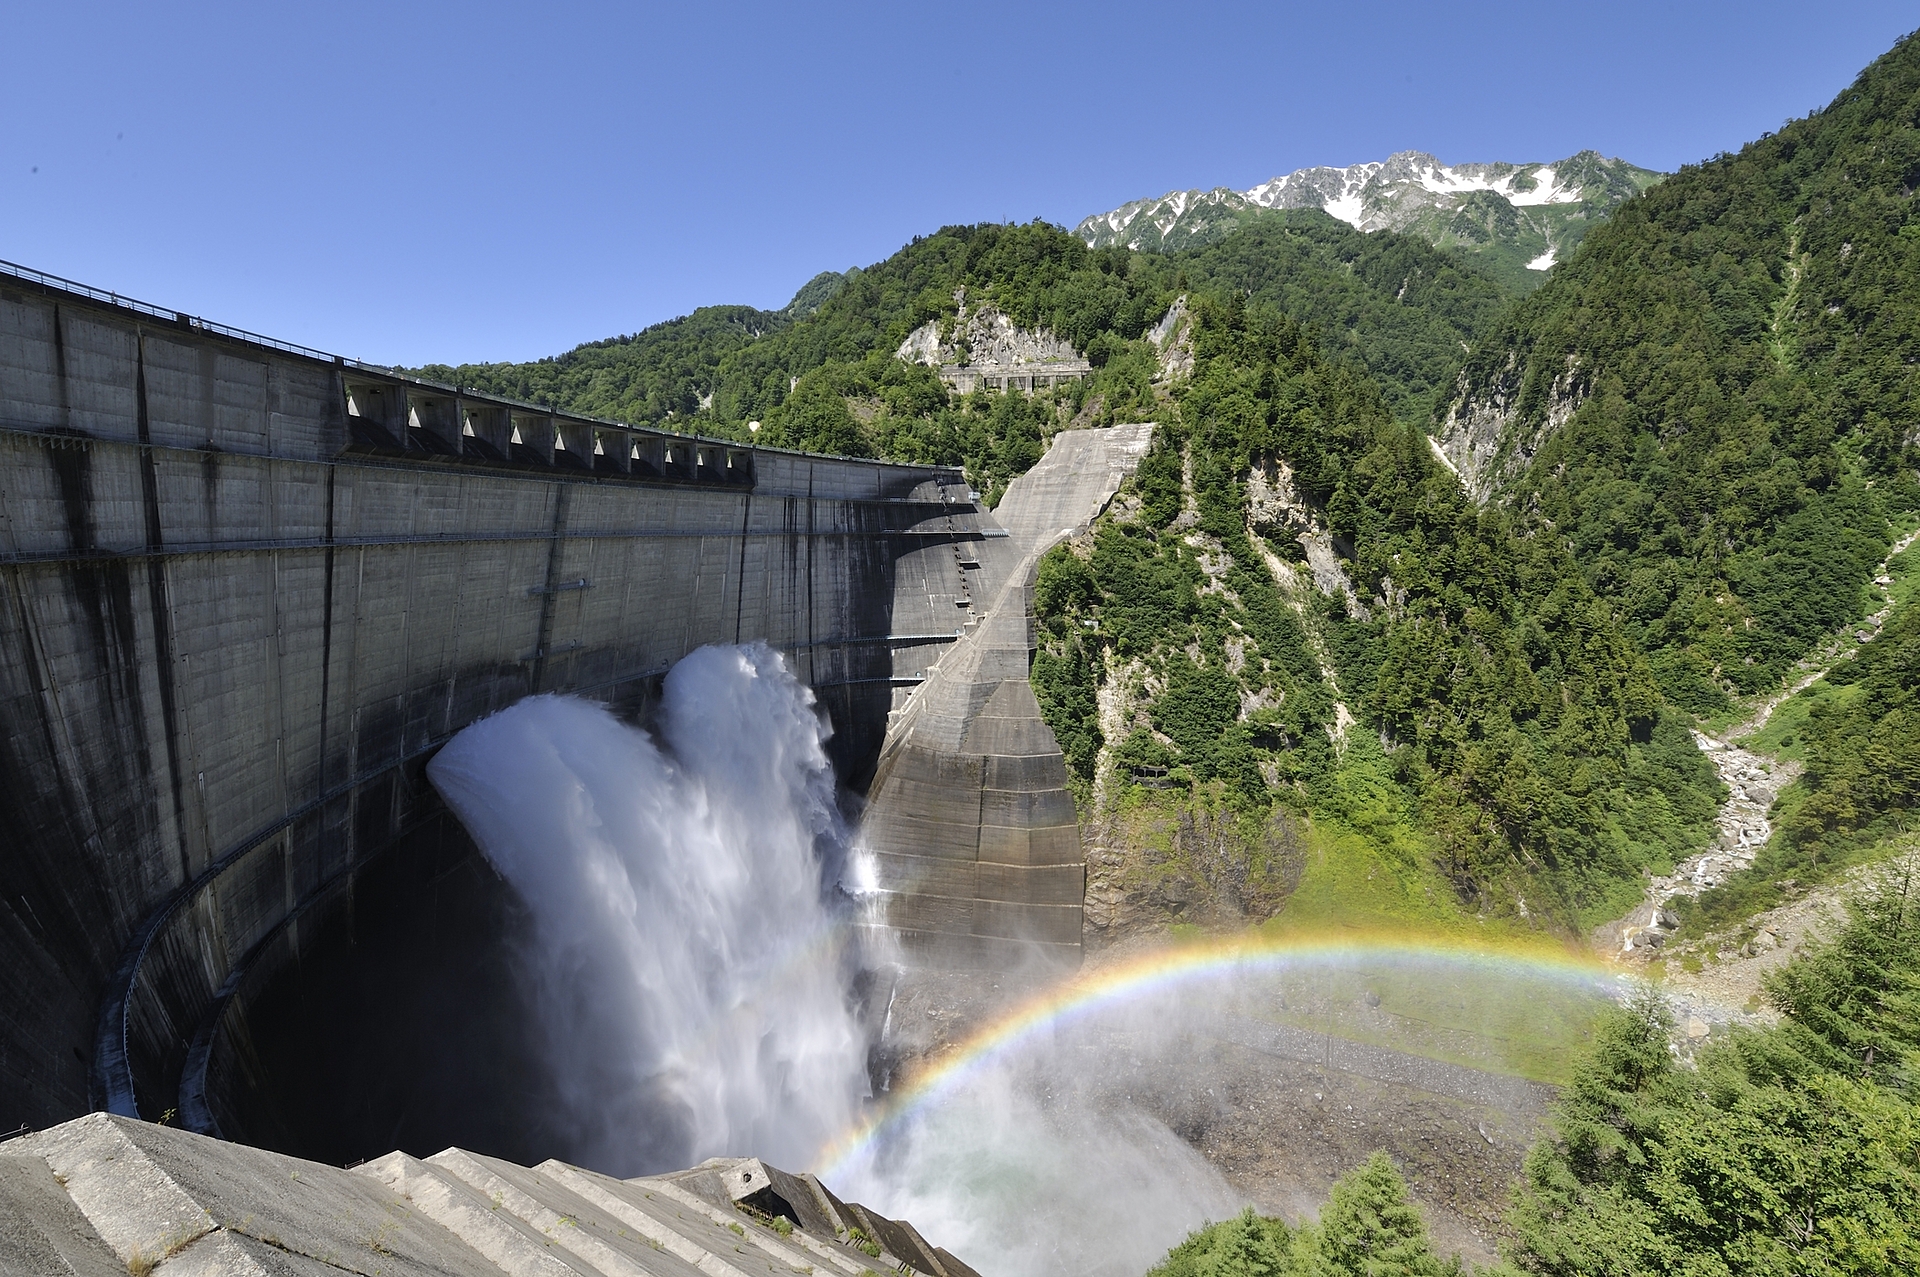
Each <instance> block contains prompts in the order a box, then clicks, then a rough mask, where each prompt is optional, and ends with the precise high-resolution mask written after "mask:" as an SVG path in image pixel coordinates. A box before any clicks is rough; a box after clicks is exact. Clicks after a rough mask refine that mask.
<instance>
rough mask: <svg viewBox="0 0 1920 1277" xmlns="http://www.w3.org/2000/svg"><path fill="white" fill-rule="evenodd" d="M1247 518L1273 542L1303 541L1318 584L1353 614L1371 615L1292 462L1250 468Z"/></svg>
mask: <svg viewBox="0 0 1920 1277" xmlns="http://www.w3.org/2000/svg"><path fill="white" fill-rule="evenodd" d="M1247 519H1248V522H1249V523H1250V524H1251V525H1252V527H1253V531H1254V532H1255V533H1257V534H1258V535H1260V536H1263V537H1265V538H1267V539H1268V540H1269V541H1275V542H1287V541H1293V542H1297V543H1298V544H1299V546H1300V549H1301V551H1302V552H1303V553H1304V554H1305V556H1306V560H1307V569H1308V571H1309V572H1310V573H1311V574H1312V576H1313V584H1314V588H1315V589H1317V590H1319V591H1320V592H1321V593H1322V594H1325V595H1328V596H1330V597H1339V598H1344V599H1345V600H1346V601H1347V612H1348V614H1349V615H1351V616H1356V617H1365V615H1366V612H1367V609H1366V607H1365V605H1364V604H1362V603H1361V601H1360V595H1359V592H1358V591H1357V590H1355V589H1354V587H1353V581H1352V580H1351V579H1350V578H1349V577H1348V576H1347V570H1346V568H1345V567H1343V566H1341V563H1340V554H1339V551H1338V550H1337V549H1336V548H1335V546H1334V543H1333V533H1332V531H1331V530H1329V529H1328V527H1327V525H1326V521H1325V520H1324V519H1323V518H1322V517H1321V515H1320V512H1319V511H1318V510H1316V509H1315V508H1314V507H1313V505H1312V504H1311V503H1309V502H1308V500H1307V498H1306V496H1305V494H1303V493H1302V492H1301V491H1300V488H1299V485H1298V484H1296V483H1295V482H1294V478H1293V467H1292V466H1289V465H1288V464H1287V463H1286V462H1285V461H1283V460H1278V459H1276V460H1273V461H1271V462H1269V463H1268V464H1266V465H1259V466H1254V467H1253V468H1252V469H1251V470H1249V471H1248V472H1247Z"/></svg>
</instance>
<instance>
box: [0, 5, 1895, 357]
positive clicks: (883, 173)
mask: <svg viewBox="0 0 1920 1277" xmlns="http://www.w3.org/2000/svg"><path fill="white" fill-rule="evenodd" d="M1915 26H1920V6H1915V5H1913V4H1911V3H1908V4H1891V3H1880V2H1877V0H1825V2H1824V3H1820V4H1808V3H1806V2H1805V0H1800V2H1799V3H1795V4H1791V5H1788V4H1771V3H1750V4H1724V3H1696V4H1688V3H1674V2H1672V0H1668V2H1667V3H1659V4H1642V3H1593V2H1592V0H1587V2H1585V3H1581V4H1577V5H1575V4H1566V5H1550V4H1542V3H1530V4H1476V3H1472V2H1471V0H1456V2H1454V3H1448V4H1438V3H1432V2H1431V0H1429V2H1427V3H1360V2H1358V0H1346V2H1343V3H1342V2H1336V3H1312V4H1285V3H1273V4H1234V3H1199V2H1189V3H1185V4H1178V3H1159V4H1150V5H1148V4H1117V3H1116V4H1108V5H1094V4H1075V5H1046V4H1039V3H1027V4H1004V3H998V2H991V3H972V4H966V3H944V4H943V3H933V4H925V3H922V4H890V5H881V4H840V5H807V4H793V3H786V4H761V3H707V4H699V5H693V4H688V5H678V6H666V5H647V4H627V5H621V4H610V3H600V4H595V3H547V4H541V5H531V4H528V5H519V6H508V5H499V4H485V3H478V4H468V5H451V4H446V5H440V4H407V3H381V4H366V3H335V4H331V5H314V4H309V5H290V4H285V3H277V2H275V0H252V2H250V3H233V4H204V3H181V4H155V3H151V2H150V0H149V2H146V3H140V4H97V3H88V2H87V0H65V2H64V3H59V4H54V3H41V4H29V3H26V2H25V0H15V2H14V3H12V4H10V5H9V6H8V9H7V13H6V15H5V16H4V17H3V18H0V36H3V37H4V43H5V46H6V48H7V55H8V56H7V59H6V61H7V69H6V73H5V75H4V76H0V108H3V109H4V121H5V127H4V129H0V258H5V259H8V260H11V261H17V262H22V263H25V264H28V265H31V266H35V267H38V268H40V269H43V270H49V271H53V272H55V273H57V274H62V275H67V276H70V277H73V278H78V279H81V280H84V281H86V282H88V283H93V284H98V285H101V286H103V287H108V288H113V289H116V290H118V291H120V292H123V293H126V294H129V295H131V296H135V297H141V298H144V299H147V300H150V301H154V302H158V303H160V304H163V305H167V306H172V307H176V308H178V309H181V310H185V311H188V312H190V313H194V314H200V315H205V316H207V317H208V318H211V319H217V320H221V321H223V322H226V323H231V324H237V325H241V326H243V327H247V328H252V329H255V330H257V331H261V332H266V333H269V334H272V335H274V336H279V337H284V338H288V339H291V340H296V341H302V342H306V343H309V344H312V345H316V346H319V347H322V348H324V349H327V350H331V351H336V352H339V353H342V354H347V355H353V356H358V357H361V358H366V359H370V360H377V361H380V362H385V363H406V364H414V363H421V362H426V361H429V360H440V361H447V362H458V361H461V360H483V359H525V358H532V357H536V356H539V355H543V354H553V353H557V352H559V351H561V350H565V349H567V348H569V347H571V346H573V345H575V344H577V343H578V342H581V341H586V340H592V339H595V338H598V337H604V336H610V335H613V334H615V333H624V332H632V331H635V330H637V329H639V328H642V327H645V326H646V325H647V324H650V323H654V322H656V321H658V320H661V319H665V318H669V317H671V316H674V315H678V314H683V313H685V312H686V311H688V310H690V309H692V308H693V307H695V306H699V305H704V304H709V303H716V302H746V303H750V304H753V305H757V306H763V307H769V308H772V307H778V306H781V305H784V304H785V302H786V300H787V298H788V297H790V296H791V295H792V293H793V291H794V290H795V289H796V288H797V287H798V286H799V285H800V284H802V283H804V282H805V281H806V280H807V279H808V278H809V277H811V276H812V275H813V274H815V273H816V272H818V271H820V270H823V269H836V270H837V269H843V268H845V267H847V266H850V265H856V264H859V265H865V264H867V263H870V262H874V261H877V260H879V259H881V258H884V257H886V256H887V255H888V254H890V253H891V252H893V251H894V250H895V249H896V248H898V247H899V246H900V245H901V244H902V243H904V242H905V241H906V240H908V239H909V238H911V237H912V236H913V235H915V234H918V233H924V232H928V231H931V230H934V229H936V228H938V227H939V226H941V225H944V224H947V223H953V222H967V221H983V220H1002V221H1004V220H1008V219H1017V220H1022V221H1024V220H1026V219H1029V218H1032V217H1044V218H1046V219H1048V220H1050V221H1054V222H1059V223H1062V224H1064V225H1069V226H1070V225H1072V224H1073V223H1074V222H1076V221H1078V220H1079V219H1080V218H1081V217H1083V216H1085V215H1086V214H1089V213H1094V212H1100V211H1104V210H1105V209H1108V208H1111V207H1113V206H1115V205H1117V204H1120V203H1122V202H1124V201H1126V200H1128V199H1133V198H1137V197H1140V196H1143V195H1157V194H1160V193H1162V192H1164V191H1167V190H1171V189H1176V188H1186V187H1193V186H1218V185H1228V186H1236V187H1246V186H1250V185H1253V184H1254V183H1256V182H1259V181H1262V180H1264V179H1266V178H1268V177H1272V176H1274V175H1275V174H1278V173H1284V172H1287V171H1289V170H1292V169H1295V168H1300V167H1303V166H1306V165H1311V164H1351V163H1356V162H1359V161H1362V160H1370V159H1380V158H1384V157H1385V156H1386V155H1388V154H1389V153H1391V152H1393V151H1397V150H1405V149H1408V148H1414V149H1419V150H1425V151H1431V152H1433V153H1434V154H1435V155H1437V156H1439V157H1440V158H1441V159H1442V160H1445V161H1448V162H1450V163H1459V162H1463V161H1468V160H1491V159H1505V160H1548V159H1555V158H1559V157H1561V156H1564V155H1567V154H1570V153H1572V152H1574V151H1577V150H1581V149H1583V148H1587V147H1592V148H1594V149H1597V150H1599V151H1602V152H1604V153H1606V154H1608V155H1619V156H1622V157H1624V158H1626V159H1629V160H1632V161H1634V162H1635V163H1638V164H1644V165H1647V166H1650V167H1654V168H1662V169H1671V168H1673V167H1675V166H1677V165H1680V164H1682V163H1685V162H1688V161H1691V160H1697V159H1700V158H1703V157H1705V156H1708V155H1711V154H1713V153H1715V152H1717V151H1720V150H1723V149H1733V148H1736V147H1738V146H1739V145H1740V144H1742V143H1743V142H1745V141H1747V140H1749V139H1751V138H1753V137H1755V136H1757V135H1758V134H1760V133H1762V132H1764V131H1766V130H1768V129H1774V128H1778V127H1779V126H1780V124H1781V122H1782V121H1783V120H1784V119H1786V118H1788V117H1790V116H1798V115H1803V114H1805V113H1806V112H1807V111H1808V110H1809V109H1810V108H1812V107H1814V106H1816V105H1820V104H1823V103H1825V102H1826V101H1828V100H1829V99H1831V98H1832V97H1833V95H1834V94H1835V93H1837V92H1838V91H1839V90H1840V89H1841V88H1843V87H1844V86H1845V85H1846V84H1847V83H1848V82H1849V81H1850V80H1851V79H1852V78H1853V76H1854V75H1855V74H1856V73H1857V72H1858V71H1859V69H1860V68H1861V67H1863V66H1864V65H1866V63H1868V62H1869V61H1871V60H1872V59H1873V58H1875V57H1877V56H1878V55H1879V54H1881V53H1882V52H1884V51H1885V50H1886V49H1887V48H1888V47H1889V46H1891V44H1892V43H1893V41H1894V40H1895V39H1896V38H1898V37H1899V36H1900V35H1901V34H1903V33H1904V32H1905V31H1907V30H1909V29H1910V28H1913V27H1915Z"/></svg>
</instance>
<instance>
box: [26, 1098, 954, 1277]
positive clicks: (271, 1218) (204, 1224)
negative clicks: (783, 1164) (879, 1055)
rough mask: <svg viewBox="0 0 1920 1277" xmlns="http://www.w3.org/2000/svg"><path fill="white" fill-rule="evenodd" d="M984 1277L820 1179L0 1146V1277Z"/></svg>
mask: <svg viewBox="0 0 1920 1277" xmlns="http://www.w3.org/2000/svg"><path fill="white" fill-rule="evenodd" d="M875 1272H896V1273H915V1274H931V1277H975V1274H974V1271H973V1269H971V1268H969V1267H968V1266H967V1265H966V1264H965V1263H963V1262H962V1261H961V1260H959V1259H957V1258H955V1257H954V1256H953V1255H951V1254H949V1253H948V1252H946V1251H945V1250H942V1249H940V1248H939V1247H936V1246H933V1245H931V1244H930V1243H929V1242H928V1241H927V1240H926V1239H925V1238H924V1237H922V1236H921V1235H920V1234H919V1233H918V1232H917V1231H915V1229H914V1227H913V1225H911V1224H909V1223H907V1222H905V1221H903V1220H893V1219H887V1218H886V1217H884V1216H882V1215H879V1214H878V1213H876V1212H874V1211H870V1210H868V1209H867V1208H866V1207H864V1206H861V1205H859V1204H858V1203H849V1202H843V1201H841V1200H840V1199H839V1198H838V1197H836V1196H834V1194H833V1193H832V1192H831V1191H830V1190H829V1189H828V1188H827V1187H826V1185H824V1184H822V1183H821V1182H820V1181H819V1180H818V1179H816V1178H815V1177H814V1176H812V1175H804V1174H802V1175H795V1174H789V1173H788V1172H786V1171H783V1170H780V1169H778V1168H777V1167H772V1166H768V1165H766V1164H765V1163H763V1162H761V1161H759V1160H757V1159H755V1158H715V1159H713V1160H710V1161H707V1162H704V1163H702V1164H701V1165H699V1166H697V1167H694V1168H693V1169H692V1170H686V1171H680V1172H678V1173H676V1174H670V1175H653V1176H646V1177H643V1178H639V1179H626V1180H621V1179H614V1178H612V1177H611V1176H606V1175H600V1174H596V1173H595V1172H593V1171H588V1170H582V1169H581V1168H579V1167H577V1166H568V1165H566V1164H565V1163H563V1162H555V1161H548V1162H543V1163H541V1164H540V1165H539V1166H534V1167H525V1166H516V1165H514V1164H512V1163H510V1162H503V1161H500V1160H499V1159H497V1158H491V1157H482V1156H480V1155H478V1154H475V1153H468V1152H465V1151H463V1150H461V1149H457V1148H450V1149H447V1150H446V1151H445V1152H442V1153H437V1154H435V1155H434V1156H432V1157H429V1158H425V1159H421V1158H415V1157H410V1156H408V1155H407V1154H405V1153H391V1154H388V1155H387V1156H385V1157H382V1158H379V1159H377V1160H375V1161H371V1162H367V1163H365V1164H363V1165H361V1166H358V1167H355V1168H353V1169H351V1170H341V1169H340V1168H339V1167H335V1166H327V1165H323V1164H321V1163H319V1162H308V1161H302V1160H301V1159H299V1158H295V1157H286V1156H283V1155H281V1154H279V1153H269V1152H265V1151H263V1150H260V1149H254V1148H247V1147H245V1146H242V1145H238V1144H228V1143H224V1142H222V1141H220V1140H215V1139H209V1138H207V1137H206V1136H203V1135H194V1134H191V1133H190V1132H186V1131H180V1130H174V1129H170V1128H167V1127H162V1126H154V1125H150V1124H148V1123H145V1122H138V1121H133V1120H131V1119H128V1118H123V1117H112V1116H108V1115H106V1114H94V1115H92V1116H89V1117H84V1118H79V1119H77V1120H75V1121H71V1122H67V1123H65V1124H64V1125H61V1126H57V1127H54V1128H53V1129H51V1130H47V1131H40V1132H37V1133H35V1134H32V1135H28V1136H24V1137H22V1138H19V1139H15V1140H13V1141H11V1142H9V1143H6V1144H0V1277H126V1274H128V1273H134V1274H136V1275H138V1277H145V1275H146V1274H149V1273H151V1274H154V1275H155V1277H168V1275H170V1274H177V1275H178V1277H187V1275H188V1274H192V1275H193V1277H327V1275H328V1274H335V1273H355V1274H365V1275H367V1277H373V1275H375V1274H378V1275H379V1277H429V1275H431V1277H498V1275H499V1274H512V1277H696V1275H699V1277H792V1274H795V1273H813V1274H834V1275H836V1277H842V1275H843V1277H864V1275H865V1274H870V1273H875Z"/></svg>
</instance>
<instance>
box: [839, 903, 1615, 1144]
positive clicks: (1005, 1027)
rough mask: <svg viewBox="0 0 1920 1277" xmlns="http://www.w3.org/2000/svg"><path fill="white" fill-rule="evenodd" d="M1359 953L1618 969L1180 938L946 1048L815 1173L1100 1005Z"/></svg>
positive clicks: (1510, 951)
mask: <svg viewBox="0 0 1920 1277" xmlns="http://www.w3.org/2000/svg"><path fill="white" fill-rule="evenodd" d="M1356 960H1371V961H1380V960H1390V961H1423V962H1433V961H1435V960H1439V961H1442V962H1446V963H1449V964H1453V965H1468V966H1473V967H1478V968H1480V969H1483V970H1488V971H1494V972H1500V973H1504V974H1509V975H1526V976H1532V977H1534V978H1544V979H1551V980H1554V981H1556V982H1561V983H1569V984H1574V985H1580V986H1584V987H1587V988H1590V989H1594V990H1596V991H1598V990H1600V989H1602V988H1614V987H1617V983H1618V980H1619V976H1618V973H1617V971H1616V970H1614V969H1611V968H1608V967H1605V966H1602V965H1601V964H1600V963H1598V962H1595V961H1592V960H1591V959H1586V958H1582V957H1579V956H1576V955H1574V954H1572V953H1569V952H1567V951H1564V950H1559V949H1547V948H1541V947H1529V948H1495V947H1490V946H1486V945H1470V944H1465V943H1461V942H1458V941H1453V940H1447V939H1435V938H1433V937H1425V936H1423V937H1413V938H1410V937H1408V936H1406V935H1403V934H1401V935H1396V934H1384V933H1362V934H1356V933H1354V932H1351V931H1349V932H1346V933H1344V934H1341V935H1311V936H1299V935H1294V936H1287V937H1284V938H1278V939H1276V938H1271V937H1267V936H1263V935H1261V934H1259V933H1257V932H1256V933H1253V934H1251V935H1245V936H1240V937H1236V938H1234V939H1231V940H1227V941H1215V942H1208V943H1195V944H1184V945H1176V946H1171V947H1167V948H1160V949H1154V950H1152V951H1150V952H1147V953H1143V954H1140V955H1138V956H1136V957H1132V958H1128V959H1124V960H1121V961H1119V962H1115V963H1111V964H1108V965H1103V966H1101V967H1099V968H1097V969H1095V970H1092V971H1086V972H1083V973H1081V974H1080V975H1077V976H1074V977H1070V978H1069V979H1067V980H1064V981H1062V982H1061V983H1059V984H1056V985H1053V986H1051V987H1049V988H1047V989H1045V990H1043V991H1042V992H1040V993H1038V994H1036V995H1034V996H1033V997H1031V998H1029V999H1027V1000H1026V1001H1024V1002H1022V1003H1020V1004H1018V1005H1017V1006H1015V1007H1013V1008H1012V1009H1011V1010H1009V1011H1007V1012H1006V1013H1004V1014H1003V1015H1001V1016H1000V1017H999V1018H998V1019H996V1020H993V1021H991V1022H990V1023H988V1024H987V1025H985V1026H984V1027H982V1028H980V1029H978V1030H976V1031H975V1032H973V1033H972V1034H970V1035H969V1036H968V1037H966V1038H965V1039H963V1040H962V1041H961V1042H960V1043H959V1044H957V1045H956V1046H955V1047H953V1048H951V1049H950V1050H949V1051H948V1052H947V1053H946V1054H945V1055H943V1056H942V1057H941V1058H940V1059H939V1060H938V1061H937V1062H936V1063H934V1064H932V1065H931V1066H930V1067H928V1068H926V1069H924V1070H923V1071H922V1072H920V1073H919V1074H918V1075H916V1076H915V1077H913V1078H912V1079H911V1080H910V1081H908V1083H907V1084H906V1085H905V1086H903V1087H901V1088H900V1089H899V1090H897V1091H895V1092H894V1093H893V1094H892V1095H891V1096H889V1097H888V1099H887V1100H886V1102H884V1103H883V1104H880V1105H877V1106H875V1108H874V1110H873V1111H872V1112H871V1113H869V1114H868V1116H867V1117H866V1118H865V1119H863V1120H862V1121H861V1122H860V1123H858V1124H857V1125H856V1126H854V1127H853V1128H852V1129H850V1130H848V1131H846V1132H845V1133H843V1134H842V1135H841V1136H840V1137H839V1138H837V1139H836V1140H834V1141H833V1142H832V1143H831V1144H829V1145H828V1146H827V1148H826V1149H825V1150H823V1152H822V1154H821V1157H820V1159H819V1161H820V1164H821V1170H820V1174H821V1175H822V1176H823V1177H831V1176H833V1175H835V1174H837V1173H839V1172H840V1171H842V1170H843V1169H844V1168H845V1167H846V1166H847V1165H848V1164H849V1163H850V1162H852V1161H853V1160H854V1159H855V1158H857V1157H858V1156H859V1155H860V1154H861V1153H862V1152H863V1151H865V1150H866V1149H868V1148H869V1147H871V1146H872V1145H873V1144H874V1142H875V1141H876V1140H878V1139H880V1138H882V1137H883V1136H884V1135H886V1134H887V1133H888V1132H889V1131H891V1130H894V1129H896V1128H898V1127H900V1126H901V1125H902V1124H903V1123H905V1122H908V1121H910V1120H911V1119H912V1118H913V1117H914V1116H915V1115H917V1114H920V1113H923V1112H926V1111H928V1110H930V1109H932V1108H934V1107H935V1106H937V1105H938V1104H939V1103H940V1102H941V1100H943V1099H944V1098H946V1097H948V1096H950V1095H952V1094H954V1093H955V1092H957V1091H959V1090H960V1089H962V1088H963V1087H964V1086H965V1085H966V1083H967V1082H968V1080H969V1079H971V1078H974V1077H976V1076H978V1075H980V1074H982V1073H984V1072H985V1071H987V1070H989V1069H991V1068H992V1067H993V1066H994V1065H996V1064H997V1063H1000V1062H1002V1061H1005V1060H1007V1059H1009V1058H1010V1057H1012V1056H1014V1055H1016V1054H1017V1053H1018V1052H1020V1051H1021V1050H1022V1049H1023V1048H1024V1047H1026V1046H1027V1045H1029V1044H1030V1043H1032V1042H1033V1041H1034V1040H1035V1039H1036V1038H1038V1037H1040V1036H1042V1035H1044V1034H1047V1033H1050V1032H1052V1031H1053V1030H1054V1029H1056V1028H1059V1027H1062V1026H1065V1025H1070V1024H1072V1023H1074V1022H1075V1021H1077V1020H1082V1019H1085V1018H1087V1017H1089V1016H1092V1015H1095V1014H1097V1013H1099V1012H1101V1011H1103V1010H1107V1009H1110V1008H1113V1007H1117V1006H1119V1005H1122V1004H1124V1003H1127V1002H1130V1001H1134V1000H1137V999H1143V998H1147V997H1152V996H1155V995H1159V994H1164V993H1167V992H1169V991H1173V990H1177V989H1179V988H1180V987H1182V986H1187V985H1192V984H1195V983H1199V982H1202V981H1207V980H1212V979H1216V978H1219V977H1221V976H1226V975H1231V974H1235V973H1255V972H1273V971H1281V970H1286V969H1289V968H1293V967H1301V966H1306V965H1309V964H1321V963H1337V962H1353V961H1356Z"/></svg>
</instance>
